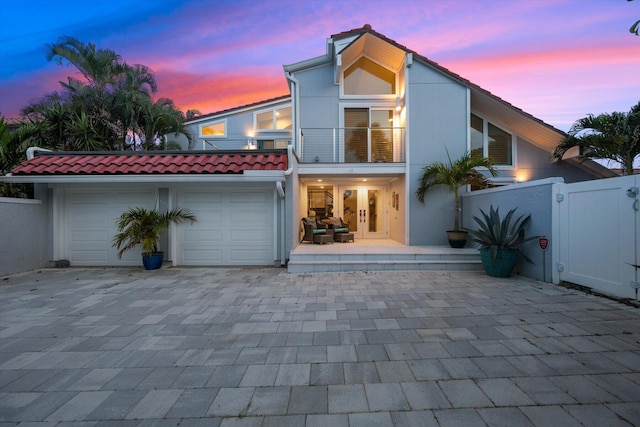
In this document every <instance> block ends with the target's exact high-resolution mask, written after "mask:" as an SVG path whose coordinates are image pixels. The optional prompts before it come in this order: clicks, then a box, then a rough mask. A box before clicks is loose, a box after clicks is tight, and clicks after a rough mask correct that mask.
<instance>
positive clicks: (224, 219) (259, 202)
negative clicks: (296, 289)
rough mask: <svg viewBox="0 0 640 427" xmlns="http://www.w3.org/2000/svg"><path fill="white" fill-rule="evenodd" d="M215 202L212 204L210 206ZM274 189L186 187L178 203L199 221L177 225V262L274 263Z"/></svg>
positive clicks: (210, 263) (198, 263)
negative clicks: (194, 189)
mask: <svg viewBox="0 0 640 427" xmlns="http://www.w3.org/2000/svg"><path fill="white" fill-rule="evenodd" d="M212 203H215V205H214V207H212V206H211V204H212ZM273 203H274V201H273V190H272V189H271V188H269V189H266V188H265V189H264V190H263V191H252V190H250V191H246V190H242V189H233V188H228V189H224V190H211V191H200V192H198V191H193V190H185V191H183V192H180V193H179V194H178V206H180V207H182V208H188V209H190V210H192V211H193V213H194V214H195V215H196V216H197V218H198V220H197V221H196V222H195V223H193V224H186V223H185V224H180V225H179V226H178V235H179V242H180V243H179V246H180V247H179V248H178V252H179V254H180V255H179V257H178V262H179V263H180V264H184V265H270V264H271V263H273V244H274V243H273V224H274V220H273V212H274V206H273Z"/></svg>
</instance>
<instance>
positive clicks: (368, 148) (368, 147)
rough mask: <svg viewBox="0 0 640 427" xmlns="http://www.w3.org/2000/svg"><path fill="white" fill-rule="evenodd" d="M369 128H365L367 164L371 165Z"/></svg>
mask: <svg viewBox="0 0 640 427" xmlns="http://www.w3.org/2000/svg"><path fill="white" fill-rule="evenodd" d="M371 158H372V157H371V128H367V163H371Z"/></svg>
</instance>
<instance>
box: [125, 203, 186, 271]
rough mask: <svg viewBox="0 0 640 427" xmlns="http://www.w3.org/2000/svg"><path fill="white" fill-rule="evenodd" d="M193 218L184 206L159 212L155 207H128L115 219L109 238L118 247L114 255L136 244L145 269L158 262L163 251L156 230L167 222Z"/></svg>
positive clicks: (154, 265)
mask: <svg viewBox="0 0 640 427" xmlns="http://www.w3.org/2000/svg"><path fill="white" fill-rule="evenodd" d="M184 221H191V222H194V221H196V216H195V215H194V214H193V213H192V212H191V211H190V210H188V209H177V208H176V209H172V210H170V211H168V212H164V213H161V212H159V211H157V210H155V209H144V208H130V209H128V210H126V211H125V212H123V213H122V215H120V217H119V218H118V219H117V220H116V225H117V227H118V231H119V233H118V234H116V235H115V236H114V238H113V246H114V247H116V248H117V249H118V257H122V254H123V253H125V252H126V251H128V250H131V249H133V248H134V247H136V246H138V245H140V247H141V249H142V263H143V265H144V268H145V269H146V270H155V269H158V268H160V267H161V266H162V261H163V257H164V252H159V251H158V242H159V240H160V233H162V232H163V231H165V230H166V229H167V228H169V226H170V225H171V224H174V223H175V224H178V223H181V222H184Z"/></svg>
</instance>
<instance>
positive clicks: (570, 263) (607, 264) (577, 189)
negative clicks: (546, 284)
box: [556, 175, 640, 298]
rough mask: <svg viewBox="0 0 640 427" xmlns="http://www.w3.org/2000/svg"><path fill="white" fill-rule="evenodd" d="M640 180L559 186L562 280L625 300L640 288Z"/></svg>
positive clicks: (557, 200)
mask: <svg viewBox="0 0 640 427" xmlns="http://www.w3.org/2000/svg"><path fill="white" fill-rule="evenodd" d="M639 188H640V176H638V175H634V176H626V177H620V178H608V179H600V180H595V181H586V182H578V183H574V184H560V185H559V186H558V193H556V202H557V203H558V205H559V227H558V229H559V232H560V235H559V239H558V242H559V246H560V253H559V258H558V260H559V262H558V264H557V266H556V267H557V269H558V271H559V278H560V280H563V281H567V282H571V283H576V284H578V285H583V286H587V287H590V288H593V289H596V290H598V291H600V292H604V293H607V294H612V295H616V296H618V297H622V298H637V292H638V287H639V286H640V285H639V283H640V277H639V275H640V268H639V267H636V266H638V265H640V260H639V252H640V242H639V241H640V212H638V211H639V210H640V200H639V199H640V197H639V195H638V193H639V192H640V190H639Z"/></svg>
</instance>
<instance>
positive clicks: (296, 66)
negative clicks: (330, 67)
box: [282, 38, 334, 73]
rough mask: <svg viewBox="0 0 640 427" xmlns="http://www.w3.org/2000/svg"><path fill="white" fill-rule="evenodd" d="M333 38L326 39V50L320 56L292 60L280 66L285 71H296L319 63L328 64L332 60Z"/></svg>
mask: <svg viewBox="0 0 640 427" xmlns="http://www.w3.org/2000/svg"><path fill="white" fill-rule="evenodd" d="M333 53H334V46H333V39H331V38H329V39H327V51H326V53H325V54H324V55H322V56H316V57H315V58H310V59H305V60H304V61H300V62H294V63H293V64H288V65H287V64H285V65H283V66H282V68H283V69H284V72H285V73H295V72H296V71H300V70H305V69H307V68H313V67H317V66H319V65H324V64H330V63H331V62H333Z"/></svg>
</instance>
